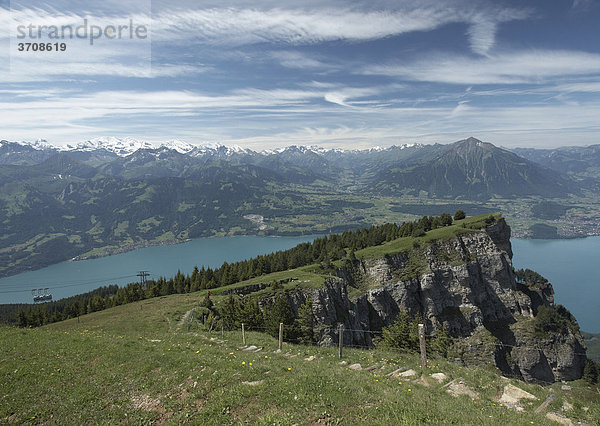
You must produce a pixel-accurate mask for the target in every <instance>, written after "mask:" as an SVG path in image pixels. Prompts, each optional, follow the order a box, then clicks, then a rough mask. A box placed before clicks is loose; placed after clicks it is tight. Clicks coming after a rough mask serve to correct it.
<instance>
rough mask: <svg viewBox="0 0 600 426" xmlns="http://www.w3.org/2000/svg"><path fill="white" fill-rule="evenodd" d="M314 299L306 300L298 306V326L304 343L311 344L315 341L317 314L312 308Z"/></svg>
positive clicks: (301, 340)
mask: <svg viewBox="0 0 600 426" xmlns="http://www.w3.org/2000/svg"><path fill="white" fill-rule="evenodd" d="M312 304H313V301H312V299H306V301H305V302H304V303H303V304H302V305H301V306H300V307H299V308H298V319H297V320H296V327H297V329H298V339H299V340H300V343H302V344H304V345H310V344H312V343H313V342H314V341H315V331H314V326H315V315H314V313H313V309H312Z"/></svg>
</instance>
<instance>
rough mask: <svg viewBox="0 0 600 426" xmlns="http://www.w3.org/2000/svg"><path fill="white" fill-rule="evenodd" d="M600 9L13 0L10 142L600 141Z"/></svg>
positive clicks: (6, 30)
mask: <svg viewBox="0 0 600 426" xmlns="http://www.w3.org/2000/svg"><path fill="white" fill-rule="evenodd" d="M86 3H87V2H86ZM599 22H600V0H551V1H549V0H539V1H522V0H521V1H516V0H514V1H505V0H498V1H491V0H490V1H487V0H446V1H439V0H433V1H430V0H418V1H404V0H393V1H387V0H367V1H362V0H357V1H348V0H344V1H338V0H319V1H314V0H306V1H293V2H292V1H288V0H278V1H273V0H261V1H259V2H258V1H246V0H239V1H227V0H219V1H216V0H215V1H212V0H206V1H193V0H181V1H178V0H175V1H162V0H154V1H151V0H128V1H127V2H123V1H116V0H104V1H103V2H93V3H89V4H85V3H84V2H80V1H65V0H55V1H52V2H46V1H37V0H28V1H16V0H15V1H8V0H0V28H2V30H0V55H1V56H0V139H7V140H13V141H34V140H37V139H46V140H48V141H49V142H50V143H52V144H55V145H64V144H67V143H77V142H81V141H85V140H88V139H93V138H97V137H104V136H115V137H133V138H136V139H141V140H146V141H151V142H160V141H167V140H172V139H180V140H184V141H187V142H189V143H192V144H199V143H205V142H213V143H214V142H218V143H223V144H225V145H234V144H235V145H239V146H242V147H246V148H251V149H269V148H275V147H283V146H288V145H320V146H323V147H326V148H333V147H336V148H338V147H341V148H348V149H363V148H369V147H373V146H383V147H386V146H391V145H400V144H404V143H415V142H417V143H450V142H455V141H457V140H461V139H464V138H466V137H469V136H474V137H476V138H478V139H481V140H484V141H487V142H491V143H494V144H496V145H499V146H504V147H507V148H512V147H517V146H520V147H535V148H550V147H557V146H572V145H578V146H581V145H590V144H597V143H600V137H599V136H600V120H599V117H600V96H599V95H600V43H599V41H600V25H599V24H598V23H599ZM84 24H85V25H84ZM92 26H93V27H94V28H93V29H92ZM119 26H121V27H122V31H121V37H120V38H118V37H117V32H118V27H119ZM125 26H127V28H125V29H123V27H125ZM53 27H54V28H55V29H62V31H63V33H62V34H60V32H57V31H55V32H54V33H52V28H53ZM65 27H66V28H65ZM77 27H82V28H81V29H80V30H81V31H80V32H79V33H76V34H79V35H81V37H78V36H73V37H72V38H70V37H69V29H70V30H71V31H74V30H76V29H77ZM84 29H86V30H87V32H86V33H85V37H83V35H84ZM134 29H135V31H138V32H137V33H136V32H135V31H133V30H134ZM130 30H131V31H130ZM99 32H101V34H99ZM92 33H94V34H95V37H91V36H90V34H92ZM39 42H43V43H44V44H46V43H58V44H52V48H53V49H54V50H53V51H44V52H40V51H29V52H28V51H19V50H18V49H19V43H39ZM60 43H64V47H65V50H64V51H62V50H59V51H56V50H55V49H56V48H58V49H61V45H60Z"/></svg>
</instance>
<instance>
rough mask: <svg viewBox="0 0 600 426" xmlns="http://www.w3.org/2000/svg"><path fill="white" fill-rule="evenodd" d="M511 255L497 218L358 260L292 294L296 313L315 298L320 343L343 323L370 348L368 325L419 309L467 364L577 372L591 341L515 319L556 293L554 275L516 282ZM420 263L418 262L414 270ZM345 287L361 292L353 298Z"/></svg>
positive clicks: (551, 374) (348, 336)
mask: <svg viewBox="0 0 600 426" xmlns="http://www.w3.org/2000/svg"><path fill="white" fill-rule="evenodd" d="M511 259H512V250H511V245H510V228H509V226H508V225H507V224H506V222H505V221H504V219H500V220H499V221H497V222H496V223H494V224H493V225H491V226H489V227H487V228H486V229H485V230H483V231H481V232H468V231H465V232H464V233H460V234H458V235H456V236H455V237H453V238H449V239H447V240H440V241H435V242H433V243H432V244H430V245H428V246H427V247H423V248H421V247H415V250H412V251H411V252H410V253H409V254H406V253H400V254H396V255H390V256H385V257H383V258H380V259H374V260H373V259H371V260H365V261H356V262H355V263H354V265H352V267H351V268H346V269H343V270H340V271H338V277H339V278H337V279H329V280H327V281H326V285H325V288H324V289H314V290H302V291H300V290H298V291H296V292H291V293H288V301H289V302H290V305H291V306H292V308H293V310H295V311H296V312H295V313H297V309H298V307H299V306H300V305H301V304H302V303H304V302H305V301H306V299H307V298H311V299H312V301H313V312H314V315H315V318H316V322H317V324H318V326H317V327H316V328H317V334H318V340H319V342H320V344H322V345H330V344H334V343H336V342H337V341H338V340H337V339H338V336H337V333H338V326H339V324H343V325H344V328H345V329H346V330H347V331H345V332H344V343H345V344H348V345H367V346H371V345H372V344H373V342H372V337H373V336H372V334H371V333H370V332H369V330H381V329H382V327H385V326H387V325H389V324H391V323H393V322H394V321H395V320H396V318H397V316H398V314H399V313H400V312H408V314H409V315H410V316H411V317H413V316H415V315H421V316H422V318H423V319H424V322H425V324H426V328H427V333H428V334H431V333H435V331H436V330H439V329H441V328H442V327H444V326H446V327H447V329H448V332H449V333H450V334H451V335H452V336H454V337H459V338H461V339H459V342H461V345H459V346H461V349H460V350H459V352H460V353H461V356H460V359H461V360H462V361H463V362H464V363H465V364H477V363H481V362H484V363H494V364H495V365H496V366H497V367H498V368H499V369H500V370H501V371H502V372H503V373H505V374H510V375H518V376H520V377H522V378H523V379H524V380H526V381H528V382H541V383H544V382H554V381H557V380H575V379H578V378H580V377H581V376H582V374H583V366H584V362H585V355H583V356H582V355H581V354H582V353H585V346H584V344H583V339H582V337H581V335H580V333H579V332H576V333H574V332H571V331H570V332H569V334H568V335H560V334H559V335H552V336H550V337H548V338H547V339H539V338H535V337H533V335H532V333H530V332H525V331H523V330H526V329H529V330H530V329H531V328H532V327H533V326H532V325H531V324H528V325H527V327H525V326H523V327H519V325H520V324H525V323H526V322H527V321H529V322H531V320H532V318H533V317H534V316H535V315H536V313H537V310H538V308H539V307H540V306H542V305H543V306H552V305H553V302H554V293H553V291H552V286H551V285H550V284H549V283H548V284H546V285H542V286H539V287H537V288H534V289H530V288H527V287H526V286H524V285H523V284H519V283H517V282H516V280H515V275H514V272H513V266H512V261H511ZM415 263H418V264H419V265H420V270H419V271H418V273H416V274H415V273H412V274H411V271H410V270H409V269H410V268H409V266H410V265H411V264H412V265H414V264H415ZM349 286H350V287H354V288H358V289H364V291H363V294H362V295H360V296H359V297H358V298H356V299H353V300H350V298H349V297H348V287H349ZM482 336H487V338H486V339H483V338H482ZM461 351H462V352H461Z"/></svg>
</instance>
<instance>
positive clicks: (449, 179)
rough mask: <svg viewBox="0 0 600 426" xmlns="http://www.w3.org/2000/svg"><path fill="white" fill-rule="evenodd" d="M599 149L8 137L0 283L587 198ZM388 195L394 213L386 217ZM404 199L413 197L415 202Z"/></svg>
mask: <svg viewBox="0 0 600 426" xmlns="http://www.w3.org/2000/svg"><path fill="white" fill-rule="evenodd" d="M596 148H597V147H587V148H569V149H559V150H554V151H549V150H543V151H539V150H531V149H528V150H513V151H512V152H511V151H508V150H505V149H502V148H498V147H496V146H494V145H492V144H489V143H484V142H481V141H479V140H477V139H475V138H469V139H465V140H462V141H458V142H456V143H453V144H447V145H442V144H434V145H421V144H413V145H402V146H392V147H389V148H373V149H369V150H351V151H346V150H341V149H323V148H320V147H314V146H312V147H304V146H289V147H285V148H281V149H277V150H269V151H262V152H257V151H252V150H249V149H244V148H241V147H237V146H234V147H226V146H224V145H220V144H204V145H197V146H195V145H191V144H188V143H186V142H182V141H169V142H166V143H163V144H160V145H158V146H156V145H153V144H150V143H148V142H143V141H138V140H134V139H117V138H103V139H94V140H90V141H86V142H83V143H79V144H77V145H74V146H63V147H56V146H52V145H51V144H49V143H48V142H46V141H43V140H39V141H36V142H34V143H23V142H8V141H4V140H3V141H0V221H2V223H3V235H2V238H1V239H0V275H7V274H11V273H16V272H19V271H23V270H27V269H35V268H39V267H42V266H45V265H48V264H51V263H55V262H58V261H62V260H66V259H69V258H72V257H77V256H81V255H83V256H84V257H89V256H97V255H103V254H110V253H114V252H119V251H125V250H128V249H131V248H134V247H139V246H141V245H145V244H159V243H168V242H176V241H182V240H185V239H188V238H195V237H200V236H211V235H227V234H251V233H256V232H258V229H259V228H260V229H261V231H260V232H261V233H267V234H280V235H281V234H285V233H296V234H297V233H299V232H312V233H315V232H330V231H335V230H343V229H349V228H355V227H357V226H366V225H370V224H372V223H373V222H377V221H380V220H383V219H386V220H390V218H392V219H393V220H400V219H402V218H403V217H407V215H415V214H417V215H423V214H432V213H428V211H427V204H429V203H430V202H439V201H441V202H443V203H445V205H446V206H447V207H448V208H449V207H450V206H451V203H452V202H457V201H459V202H461V203H464V202H469V201H472V202H474V203H475V204H473V206H475V207H476V208H479V207H478V206H480V205H481V203H485V202H489V201H490V200H496V199H500V200H502V199H504V200H506V199H520V198H530V199H532V200H538V202H539V200H544V199H547V198H552V199H557V198H558V199H566V198H569V197H583V196H585V195H586V194H594V193H597V192H598V188H600V185H598V182H599V179H598V178H599V177H600V171H599V170H600V169H599V168H598V167H597V164H600V161H599V160H598V157H599V152H600V150H598V149H596ZM556 156H560V157H561V158H568V159H570V160H569V161H570V163H571V164H572V166H570V167H566V168H565V162H562V161H558V160H555V157H556ZM384 199H385V200H389V205H387V204H386V206H387V207H385V209H387V210H385V211H382V210H381V209H382V208H384V207H382V205H381V202H382V201H381V200H384ZM407 199H412V200H415V199H417V200H420V201H419V202H418V203H417V205H409V204H410V203H407V201H406V200H407ZM419 206H421V207H419ZM559 210H560V209H559ZM483 211H485V210H483ZM563 213H564V211H563ZM436 214H439V213H436ZM249 215H254V216H252V217H261V216H262V217H263V218H264V220H266V221H268V222H269V224H270V226H268V227H267V229H266V230H265V227H264V226H260V227H258V228H257V224H256V223H255V221H252V220H248V219H245V218H244V216H249ZM396 218H397V219H396ZM261 225H263V224H261Z"/></svg>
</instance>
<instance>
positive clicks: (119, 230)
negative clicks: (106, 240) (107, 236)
mask: <svg viewBox="0 0 600 426" xmlns="http://www.w3.org/2000/svg"><path fill="white" fill-rule="evenodd" d="M128 227H129V221H128V220H124V221H123V222H119V224H118V225H117V227H116V228H115V229H114V230H113V234H114V236H115V237H120V236H121V235H123V234H127V228H128Z"/></svg>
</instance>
